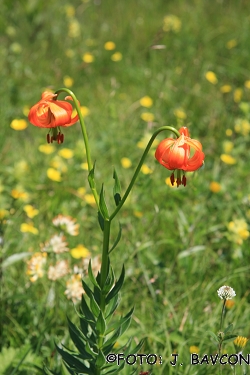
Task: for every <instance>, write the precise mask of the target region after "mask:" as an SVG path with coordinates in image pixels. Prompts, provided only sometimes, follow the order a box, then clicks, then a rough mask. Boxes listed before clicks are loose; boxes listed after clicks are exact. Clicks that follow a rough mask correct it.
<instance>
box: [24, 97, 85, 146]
mask: <svg viewBox="0 0 250 375" xmlns="http://www.w3.org/2000/svg"><path fill="white" fill-rule="evenodd" d="M57 96H58V95H57V94H53V93H52V92H49V91H45V92H44V93H43V94H42V99H41V100H39V102H38V103H36V104H35V105H34V106H33V107H32V108H31V109H30V112H29V115H28V118H29V121H30V122H31V124H32V125H35V126H38V127H39V128H49V129H51V133H52V135H50V134H47V142H48V143H52V142H53V141H57V142H58V143H63V140H64V135H63V134H62V133H61V131H60V127H68V126H71V125H73V124H75V123H76V122H77V121H78V115H76V116H74V117H72V112H73V108H72V105H71V104H70V103H68V102H65V101H62V100H57ZM65 99H66V100H71V97H70V96H67V97H66V98H65Z"/></svg>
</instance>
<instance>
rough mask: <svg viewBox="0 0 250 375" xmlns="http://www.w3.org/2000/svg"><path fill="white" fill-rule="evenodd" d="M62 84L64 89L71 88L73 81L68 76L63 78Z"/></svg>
mask: <svg viewBox="0 0 250 375" xmlns="http://www.w3.org/2000/svg"><path fill="white" fill-rule="evenodd" d="M63 84H64V86H65V87H72V86H73V84H74V80H73V78H71V77H69V76H65V77H63Z"/></svg>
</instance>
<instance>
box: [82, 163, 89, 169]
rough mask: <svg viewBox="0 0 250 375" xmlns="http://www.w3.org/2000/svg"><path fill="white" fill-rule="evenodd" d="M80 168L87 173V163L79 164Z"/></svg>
mask: <svg viewBox="0 0 250 375" xmlns="http://www.w3.org/2000/svg"><path fill="white" fill-rule="evenodd" d="M81 168H82V169H84V170H85V171H88V169H89V167H88V163H87V162H86V163H82V164H81Z"/></svg>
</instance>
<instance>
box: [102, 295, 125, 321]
mask: <svg viewBox="0 0 250 375" xmlns="http://www.w3.org/2000/svg"><path fill="white" fill-rule="evenodd" d="M120 300H121V299H120V296H119V294H116V295H115V296H114V298H112V300H111V301H110V302H109V304H108V305H107V307H106V310H105V313H106V319H107V318H109V317H111V316H112V314H113V313H114V312H115V310H116V308H117V307H118V305H119V303H120Z"/></svg>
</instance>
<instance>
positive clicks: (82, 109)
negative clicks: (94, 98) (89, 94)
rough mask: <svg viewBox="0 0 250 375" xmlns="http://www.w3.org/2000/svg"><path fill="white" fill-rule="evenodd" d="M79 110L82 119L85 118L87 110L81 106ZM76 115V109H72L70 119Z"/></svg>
mask: <svg viewBox="0 0 250 375" xmlns="http://www.w3.org/2000/svg"><path fill="white" fill-rule="evenodd" d="M80 110H81V114H82V117H86V116H88V115H89V113H90V110H89V108H88V107H85V106H81V107H80ZM76 114H77V111H76V109H74V110H73V112H72V117H74V116H75V115H76Z"/></svg>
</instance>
